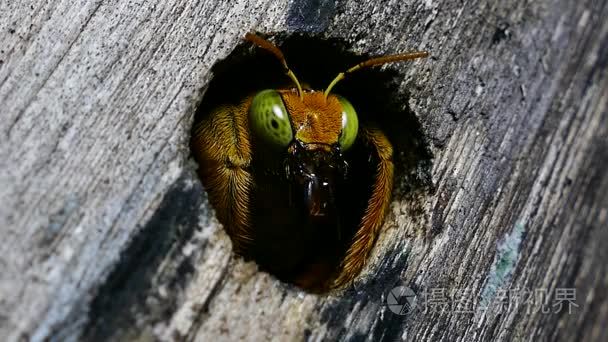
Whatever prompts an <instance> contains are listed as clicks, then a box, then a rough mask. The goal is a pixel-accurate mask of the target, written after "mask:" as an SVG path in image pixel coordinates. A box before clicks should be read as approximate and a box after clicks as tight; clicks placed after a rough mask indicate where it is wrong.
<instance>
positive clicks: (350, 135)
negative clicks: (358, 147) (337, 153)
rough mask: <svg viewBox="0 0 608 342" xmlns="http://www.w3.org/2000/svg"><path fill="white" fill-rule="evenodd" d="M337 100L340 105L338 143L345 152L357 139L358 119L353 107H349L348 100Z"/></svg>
mask: <svg viewBox="0 0 608 342" xmlns="http://www.w3.org/2000/svg"><path fill="white" fill-rule="evenodd" d="M338 100H339V101H340V104H341V105H342V134H340V138H339V139H338V143H339V144H340V147H342V150H343V151H346V150H348V149H349V148H350V147H351V146H352V145H353V143H354V142H355V139H356V138H357V131H358V130H359V119H358V118H357V113H356V112H355V108H353V105H351V104H350V102H348V100H346V99H345V98H343V97H342V96H338Z"/></svg>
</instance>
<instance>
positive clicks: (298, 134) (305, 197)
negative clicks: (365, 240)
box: [249, 89, 358, 224]
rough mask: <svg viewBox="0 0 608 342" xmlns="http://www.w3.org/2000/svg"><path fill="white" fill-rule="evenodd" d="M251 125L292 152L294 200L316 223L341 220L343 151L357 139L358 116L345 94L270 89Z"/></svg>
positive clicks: (289, 175) (287, 173)
mask: <svg viewBox="0 0 608 342" xmlns="http://www.w3.org/2000/svg"><path fill="white" fill-rule="evenodd" d="M249 120H250V126H251V128H252V131H253V133H254V135H255V136H256V138H257V139H258V140H260V141H263V143H264V146H265V147H267V148H269V149H275V150H277V151H284V152H286V153H285V154H283V155H284V156H285V161H284V165H285V167H284V169H283V171H282V172H283V173H284V174H283V176H284V177H285V178H286V179H287V180H288V183H289V184H290V187H291V191H290V193H291V201H292V202H293V204H294V205H296V206H298V207H300V208H302V210H305V212H306V216H307V217H308V219H309V220H310V221H311V223H314V224H319V223H331V222H329V221H332V220H335V219H336V218H335V217H336V215H335V212H336V205H335V191H336V186H337V183H338V182H340V181H342V180H344V179H345V178H346V172H347V164H346V161H345V160H344V158H343V155H342V154H343V152H344V151H346V150H348V149H349V148H350V147H351V146H352V144H353V143H354V141H355V139H356V137H357V130H358V119H357V114H356V113H355V110H354V109H353V107H352V105H351V104H350V103H349V102H348V101H347V100H346V99H344V98H342V97H339V96H336V95H330V96H328V97H327V98H325V96H324V94H323V92H319V91H306V92H304V93H303V96H302V97H301V98H300V96H299V94H298V92H297V91H296V90H295V89H293V90H279V91H276V90H264V91H261V92H259V93H258V94H257V95H256V96H255V97H254V98H253V100H252V103H251V107H250V110H249Z"/></svg>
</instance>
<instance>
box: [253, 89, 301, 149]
mask: <svg viewBox="0 0 608 342" xmlns="http://www.w3.org/2000/svg"><path fill="white" fill-rule="evenodd" d="M249 122H250V125H251V129H252V130H253V131H254V132H255V134H257V136H258V137H260V138H262V139H264V141H266V142H268V143H270V144H271V145H273V146H276V147H287V145H289V143H291V141H292V140H293V132H292V131H291V123H290V122H289V115H288V114H287V110H286V109H285V104H283V99H281V95H280V94H279V93H278V92H277V91H276V90H272V89H268V90H262V91H261V92H259V93H257V94H256V95H255V96H254V97H253V100H252V102H251V108H250V109H249Z"/></svg>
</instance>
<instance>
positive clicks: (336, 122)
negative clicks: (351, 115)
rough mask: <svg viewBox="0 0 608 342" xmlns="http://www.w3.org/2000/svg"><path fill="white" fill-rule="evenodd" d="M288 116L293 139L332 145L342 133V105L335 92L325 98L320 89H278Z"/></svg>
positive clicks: (307, 142)
mask: <svg viewBox="0 0 608 342" xmlns="http://www.w3.org/2000/svg"><path fill="white" fill-rule="evenodd" d="M279 92H280V94H281V96H282V97H283V102H284V103H285V107H286V109H287V112H288V113H289V115H290V117H291V122H292V125H293V130H294V133H295V137H296V139H298V140H299V141H301V142H303V143H305V144H326V145H332V144H335V143H337V142H338V138H339V137H340V133H341V132H342V105H341V104H340V101H338V98H337V97H336V96H335V95H329V96H328V97H327V99H326V98H325V95H324V94H323V92H322V91H305V92H304V94H303V97H302V98H300V96H299V95H298V93H297V92H296V91H294V90H281V91H279Z"/></svg>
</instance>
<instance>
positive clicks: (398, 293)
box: [386, 286, 416, 315]
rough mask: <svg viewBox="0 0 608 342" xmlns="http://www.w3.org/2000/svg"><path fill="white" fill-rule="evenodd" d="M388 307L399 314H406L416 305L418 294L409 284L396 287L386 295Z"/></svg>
mask: <svg viewBox="0 0 608 342" xmlns="http://www.w3.org/2000/svg"><path fill="white" fill-rule="evenodd" d="M386 305H388V309H389V310H391V311H392V312H393V313H396V314H397V315H405V314H407V313H408V312H410V311H412V309H414V308H415V307H416V294H415V293H414V291H413V290H412V289H410V288H409V287H407V286H397V287H394V288H393V289H392V290H391V291H390V292H389V293H388V295H387V296H386Z"/></svg>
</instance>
